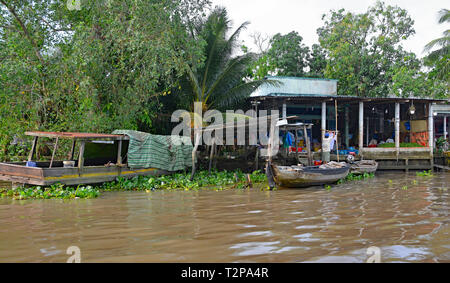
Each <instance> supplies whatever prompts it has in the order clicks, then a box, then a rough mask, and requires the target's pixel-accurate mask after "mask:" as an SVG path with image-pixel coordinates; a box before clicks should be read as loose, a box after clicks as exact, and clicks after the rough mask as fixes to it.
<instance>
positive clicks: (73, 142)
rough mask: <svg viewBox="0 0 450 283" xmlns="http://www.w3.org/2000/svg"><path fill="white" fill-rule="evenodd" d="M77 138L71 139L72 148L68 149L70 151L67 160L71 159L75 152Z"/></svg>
mask: <svg viewBox="0 0 450 283" xmlns="http://www.w3.org/2000/svg"><path fill="white" fill-rule="evenodd" d="M76 142H77V140H76V139H73V141H72V148H71V149H70V153H69V160H73V155H74V154H75V144H76Z"/></svg>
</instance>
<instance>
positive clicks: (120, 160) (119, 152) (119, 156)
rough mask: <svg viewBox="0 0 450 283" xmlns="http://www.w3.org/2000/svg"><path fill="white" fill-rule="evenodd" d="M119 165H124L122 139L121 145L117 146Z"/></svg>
mask: <svg viewBox="0 0 450 283" xmlns="http://www.w3.org/2000/svg"><path fill="white" fill-rule="evenodd" d="M117 165H118V166H120V165H122V140H119V145H118V148H117Z"/></svg>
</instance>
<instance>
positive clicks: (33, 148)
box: [28, 137, 38, 161]
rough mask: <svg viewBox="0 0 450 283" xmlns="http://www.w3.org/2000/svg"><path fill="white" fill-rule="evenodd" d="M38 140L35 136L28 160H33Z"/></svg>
mask: <svg viewBox="0 0 450 283" xmlns="http://www.w3.org/2000/svg"><path fill="white" fill-rule="evenodd" d="M37 141H38V137H34V139H33V145H32V146H31V151H30V154H28V161H31V160H32V159H33V156H34V153H35V152H36V145H37Z"/></svg>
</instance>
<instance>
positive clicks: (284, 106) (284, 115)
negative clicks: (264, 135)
mask: <svg viewBox="0 0 450 283" xmlns="http://www.w3.org/2000/svg"><path fill="white" fill-rule="evenodd" d="M282 117H283V119H286V117H287V110H286V101H283V109H282Z"/></svg>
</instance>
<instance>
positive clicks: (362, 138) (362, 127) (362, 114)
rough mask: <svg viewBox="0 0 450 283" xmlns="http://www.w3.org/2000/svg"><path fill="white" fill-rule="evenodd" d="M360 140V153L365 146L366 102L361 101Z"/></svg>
mask: <svg viewBox="0 0 450 283" xmlns="http://www.w3.org/2000/svg"><path fill="white" fill-rule="evenodd" d="M358 133H359V141H358V147H359V151H360V154H362V150H363V147H364V102H362V101H360V102H359V131H358Z"/></svg>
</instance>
